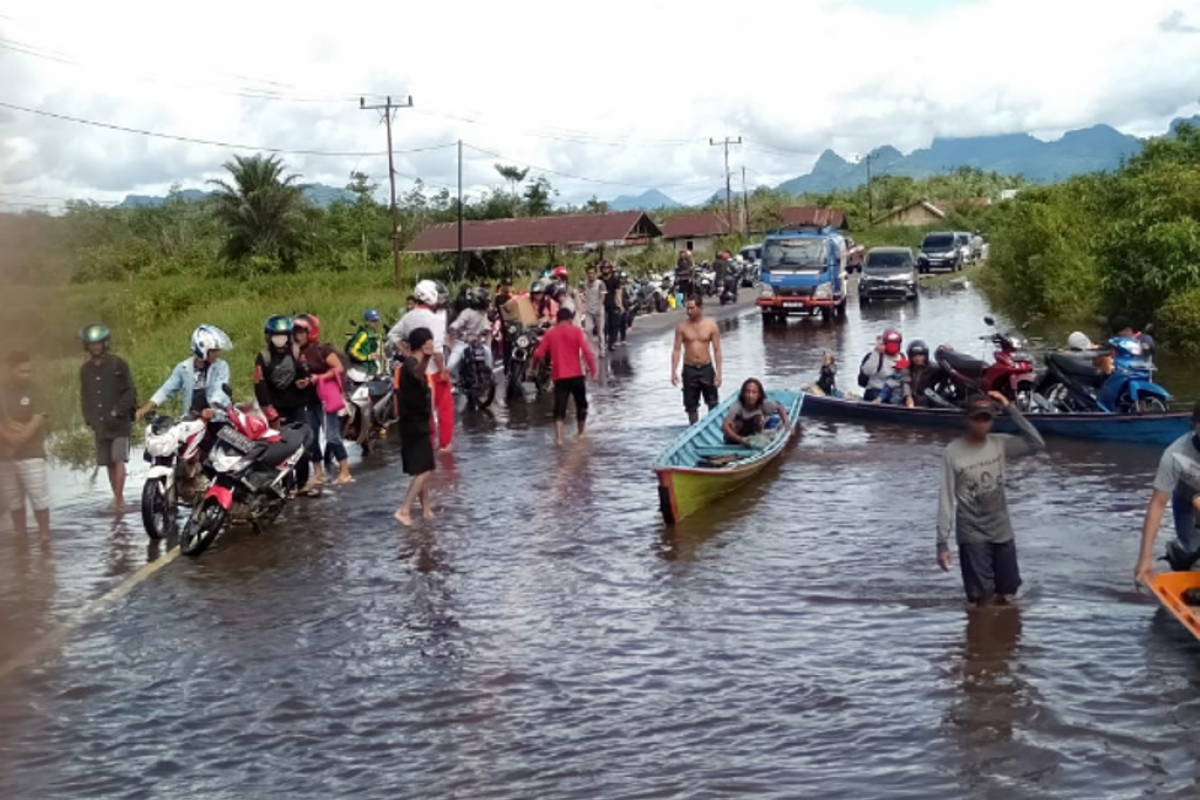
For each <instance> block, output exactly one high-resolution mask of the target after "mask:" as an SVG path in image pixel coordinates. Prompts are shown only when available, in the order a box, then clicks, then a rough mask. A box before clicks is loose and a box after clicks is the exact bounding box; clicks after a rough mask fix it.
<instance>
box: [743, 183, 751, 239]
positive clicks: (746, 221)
mask: <svg viewBox="0 0 1200 800" xmlns="http://www.w3.org/2000/svg"><path fill="white" fill-rule="evenodd" d="M742 235H743V236H749V235H750V195H749V194H748V193H747V192H746V167H745V165H743V166H742Z"/></svg>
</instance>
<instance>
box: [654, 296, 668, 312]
mask: <svg viewBox="0 0 1200 800" xmlns="http://www.w3.org/2000/svg"><path fill="white" fill-rule="evenodd" d="M654 308H655V310H657V311H658V313H660V314H665V313H666V311H667V298H665V297H659V298H658V299H657V300H655V301H654Z"/></svg>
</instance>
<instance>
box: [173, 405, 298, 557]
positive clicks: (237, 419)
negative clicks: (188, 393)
mask: <svg viewBox="0 0 1200 800" xmlns="http://www.w3.org/2000/svg"><path fill="white" fill-rule="evenodd" d="M214 424H218V425H219V426H220V427H219V428H218V429H217V434H216V440H215V442H214V443H213V447H212V449H211V450H210V451H209V454H208V459H207V461H206V463H205V468H206V471H208V472H209V474H210V483H209V486H208V489H207V490H206V491H205V493H204V497H203V499H202V500H201V501H200V502H199V503H198V504H197V505H196V507H195V508H194V509H192V513H191V515H190V516H189V517H188V520H187V522H186V523H185V524H184V526H183V531H182V532H181V533H180V534H179V552H181V553H183V554H184V555H188V556H198V555H200V554H201V553H202V552H204V551H205V550H206V549H208V547H209V545H211V544H212V543H213V541H214V540H215V539H216V538H217V535H218V534H219V533H220V532H221V531H222V530H224V529H225V527H226V526H227V525H229V524H230V523H231V522H234V521H244V522H249V523H250V524H251V525H253V526H254V527H255V529H260V528H262V527H263V526H265V525H269V524H271V523H272V522H274V521H275V519H276V518H277V517H278V516H279V514H280V512H282V511H283V506H284V504H285V503H286V501H287V498H288V495H289V494H290V493H291V492H292V491H293V490H294V489H295V488H296V472H295V468H296V464H298V463H299V462H300V459H302V458H304V457H305V447H304V443H305V440H306V439H307V438H308V429H307V427H306V426H304V425H296V426H289V427H286V428H284V429H283V430H282V431H275V430H272V429H271V428H270V425H269V424H268V422H267V419H266V416H265V415H263V413H262V411H260V410H259V409H258V408H257V407H254V406H246V405H239V406H236V407H234V408H233V409H232V410H231V411H230V414H229V421H228V422H222V423H214Z"/></svg>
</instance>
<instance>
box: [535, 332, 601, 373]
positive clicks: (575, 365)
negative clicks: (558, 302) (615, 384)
mask: <svg viewBox="0 0 1200 800" xmlns="http://www.w3.org/2000/svg"><path fill="white" fill-rule="evenodd" d="M547 353H549V355H550V378H551V380H556V381H562V380H566V379H567V378H578V377H581V376H582V375H583V365H582V364H581V363H580V361H579V357H580V356H583V360H584V361H586V362H587V368H588V372H590V373H591V374H593V375H595V374H596V356H594V355H592V348H591V347H590V346H589V345H588V340H587V335H586V334H585V333H584V332H583V328H581V327H579V326H578V325H576V324H574V323H573V322H560V323H558V324H557V325H555V326H554V327H553V328H551V329H550V330H548V331H546V335H545V336H543V337H542V340H541V341H540V342H538V346H537V350H535V351H533V360H534V361H535V362H537V361H540V360H541V359H543V358H545V356H546V354H547Z"/></svg>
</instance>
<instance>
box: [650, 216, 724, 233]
mask: <svg viewBox="0 0 1200 800" xmlns="http://www.w3.org/2000/svg"><path fill="white" fill-rule="evenodd" d="M662 232H663V234H662V235H663V238H664V239H686V238H688V237H689V236H724V235H725V234H727V233H729V222H728V221H727V220H726V218H725V214H724V213H723V212H720V211H697V212H695V213H693V214H675V215H674V216H671V217H667V218H666V219H665V220H663V224H662Z"/></svg>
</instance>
